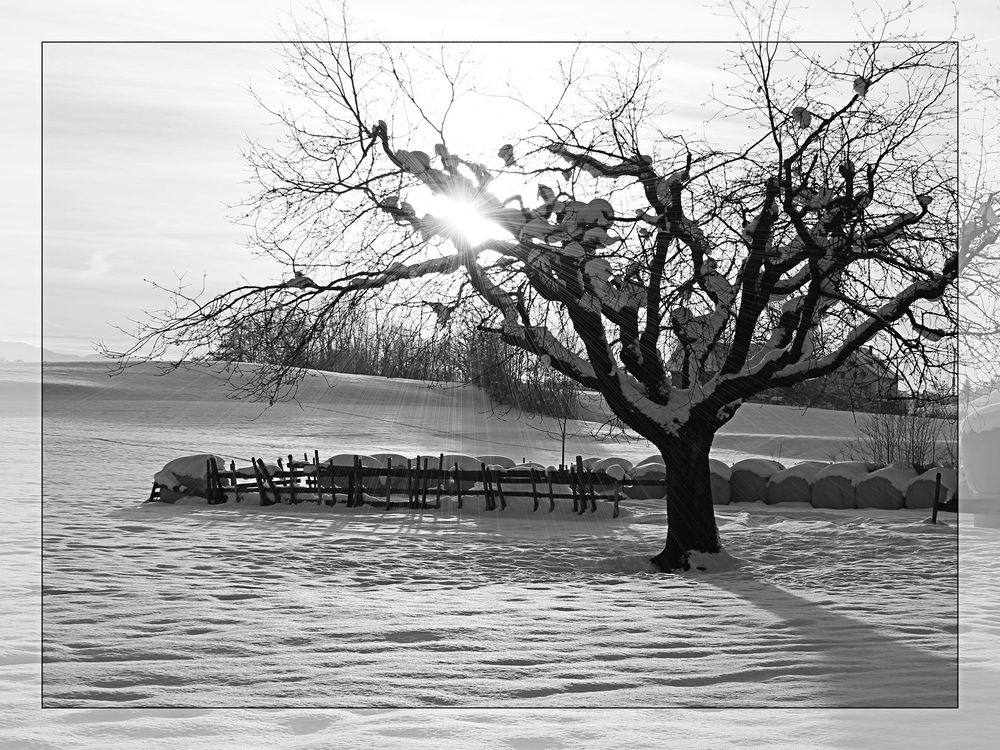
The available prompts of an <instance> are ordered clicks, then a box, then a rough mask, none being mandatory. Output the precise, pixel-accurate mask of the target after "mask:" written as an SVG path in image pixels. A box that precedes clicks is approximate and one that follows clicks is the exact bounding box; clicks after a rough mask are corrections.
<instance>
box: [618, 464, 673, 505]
mask: <svg viewBox="0 0 1000 750" xmlns="http://www.w3.org/2000/svg"><path fill="white" fill-rule="evenodd" d="M629 476H630V477H631V478H632V479H642V480H650V479H655V480H658V481H660V482H663V481H665V480H666V478H667V467H666V466H664V465H663V464H662V463H659V464H654V463H648V464H639V465H638V466H635V467H633V469H632V470H631V471H630V472H629ZM622 492H623V493H624V494H625V497H628V498H631V499H632V500H649V499H652V498H660V497H663V496H664V495H665V494H666V487H665V486H663V485H659V486H657V485H632V486H625V487H624V488H623V489H622Z"/></svg>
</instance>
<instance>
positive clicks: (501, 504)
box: [493, 467, 507, 510]
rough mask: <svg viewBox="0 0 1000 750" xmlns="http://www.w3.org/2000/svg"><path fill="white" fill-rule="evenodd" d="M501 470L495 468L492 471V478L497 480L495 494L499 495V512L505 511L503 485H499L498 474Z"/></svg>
mask: <svg viewBox="0 0 1000 750" xmlns="http://www.w3.org/2000/svg"><path fill="white" fill-rule="evenodd" d="M502 471H503V469H501V468H499V467H497V468H496V469H494V470H493V476H494V477H496V480H497V494H498V495H500V510H507V498H505V497H504V496H503V484H501V483H500V474H501V472H502Z"/></svg>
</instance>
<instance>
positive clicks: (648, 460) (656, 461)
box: [635, 453, 663, 466]
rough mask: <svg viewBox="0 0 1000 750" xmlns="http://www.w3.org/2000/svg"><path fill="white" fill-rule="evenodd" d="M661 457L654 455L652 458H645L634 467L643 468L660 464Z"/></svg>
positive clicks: (657, 454)
mask: <svg viewBox="0 0 1000 750" xmlns="http://www.w3.org/2000/svg"><path fill="white" fill-rule="evenodd" d="M662 463H663V456H661V455H660V454H659V453H654V454H653V455H652V456H646V457H645V458H644V459H642V460H641V461H639V463H637V464H635V465H636V466H645V465H646V464H662Z"/></svg>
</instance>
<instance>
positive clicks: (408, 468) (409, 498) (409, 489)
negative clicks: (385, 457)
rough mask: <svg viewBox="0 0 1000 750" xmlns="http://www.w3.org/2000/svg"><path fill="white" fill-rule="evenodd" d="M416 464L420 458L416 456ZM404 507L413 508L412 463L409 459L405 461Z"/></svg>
mask: <svg viewBox="0 0 1000 750" xmlns="http://www.w3.org/2000/svg"><path fill="white" fill-rule="evenodd" d="M417 462H418V463H419V462H420V456H417ZM406 507H407V508H412V507H413V461H412V460H411V459H409V458H408V459H406Z"/></svg>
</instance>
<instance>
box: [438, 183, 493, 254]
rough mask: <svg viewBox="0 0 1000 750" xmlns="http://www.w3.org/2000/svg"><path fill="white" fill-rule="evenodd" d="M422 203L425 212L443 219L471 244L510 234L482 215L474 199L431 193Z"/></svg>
mask: <svg viewBox="0 0 1000 750" xmlns="http://www.w3.org/2000/svg"><path fill="white" fill-rule="evenodd" d="M424 205H425V206H426V210H427V213H429V214H431V215H432V216H435V217H437V218H439V219H441V220H443V221H445V222H446V223H447V224H448V226H449V227H450V228H451V229H452V230H453V231H455V232H456V233H457V234H459V235H461V236H462V237H463V238H464V239H465V240H466V241H468V242H469V243H471V244H472V245H478V244H480V243H481V242H485V241H486V240H491V239H505V238H508V237H509V236H510V235H509V233H508V232H507V231H506V230H504V229H502V228H501V227H500V226H499V225H497V224H496V223H494V222H492V221H490V220H488V219H487V218H486V217H485V216H483V213H482V210H481V208H480V205H479V204H477V202H476V201H475V200H474V199H467V200H462V199H458V198H451V197H449V196H447V195H431V196H429V197H428V198H427V200H426V201H425V202H424Z"/></svg>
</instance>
